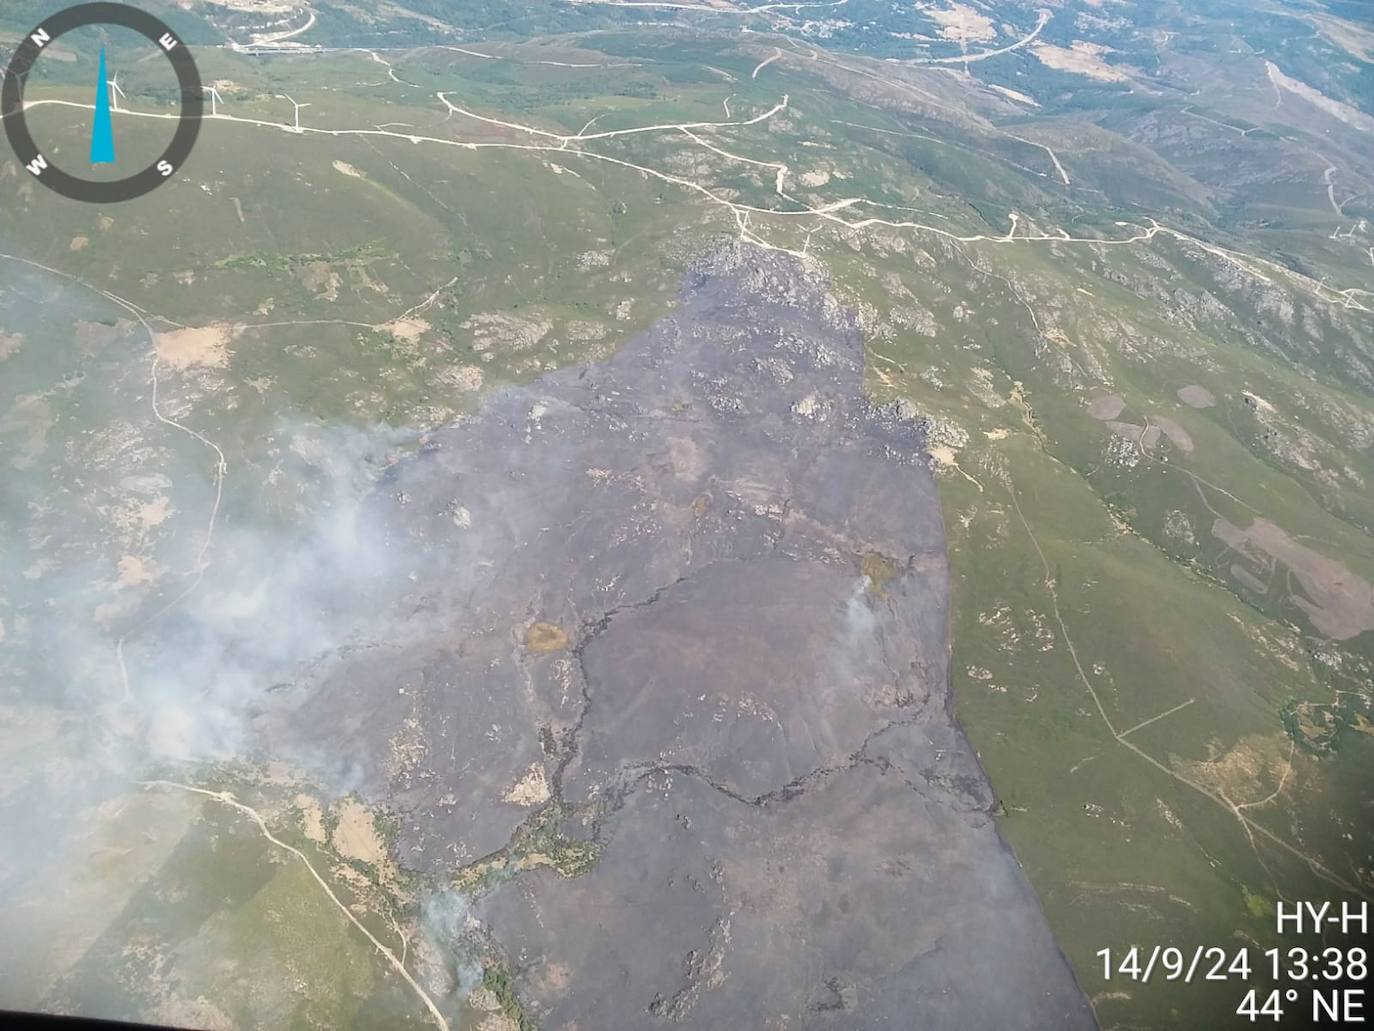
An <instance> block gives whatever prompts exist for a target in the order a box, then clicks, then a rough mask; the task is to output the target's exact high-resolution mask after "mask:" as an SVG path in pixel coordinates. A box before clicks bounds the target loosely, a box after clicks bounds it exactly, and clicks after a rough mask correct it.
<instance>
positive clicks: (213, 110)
mask: <svg viewBox="0 0 1374 1031" xmlns="http://www.w3.org/2000/svg"><path fill="white" fill-rule="evenodd" d="M201 92H203V93H208V94H210V117H211V118H214V117H215V115H217V114H218V113H219V108H218V106H217V105H218V103H219V102H221V101H223V100H224V98H223V97H221V96H220V95H219V90H217V89H215V87H213V86H202V87H201Z"/></svg>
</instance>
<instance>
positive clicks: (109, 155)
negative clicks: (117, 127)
mask: <svg viewBox="0 0 1374 1031" xmlns="http://www.w3.org/2000/svg"><path fill="white" fill-rule="evenodd" d="M114 163H115V143H114V126H113V125H111V124H110V87H109V85H108V84H107V82H106V80H105V48H104V47H101V48H100V78H99V80H98V82H97V84H96V88H95V125H94V126H93V127H92V128H91V164H93V165H113V164H114Z"/></svg>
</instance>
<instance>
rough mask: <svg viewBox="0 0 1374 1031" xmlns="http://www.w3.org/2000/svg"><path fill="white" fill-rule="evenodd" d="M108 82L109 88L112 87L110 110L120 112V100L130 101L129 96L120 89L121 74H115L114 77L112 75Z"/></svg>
mask: <svg viewBox="0 0 1374 1031" xmlns="http://www.w3.org/2000/svg"><path fill="white" fill-rule="evenodd" d="M106 81H107V82H108V84H109V87H110V109H111V110H112V111H118V110H119V98H120V97H124V98H125V99H128V94H126V93H125V92H124V91H123V90H122V89H120V88H119V73H118V72H115V73H114V75H112V76H111V77H110V78H109V79H108V80H106Z"/></svg>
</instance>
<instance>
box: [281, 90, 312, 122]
mask: <svg viewBox="0 0 1374 1031" xmlns="http://www.w3.org/2000/svg"><path fill="white" fill-rule="evenodd" d="M277 96H279V97H281V98H282V99H283V100H290V101H291V106H292V107H293V108H295V112H294V113H295V116H296V126H295V128H294V129H291V130H290V131H291V132H300V131H301V108H303V107H309V106H310V105H309V104H298V103H296V101H295V100H294V99H293V98H291V97H288V96H287V95H286V94H285V93H278V94H277Z"/></svg>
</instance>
